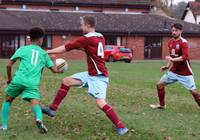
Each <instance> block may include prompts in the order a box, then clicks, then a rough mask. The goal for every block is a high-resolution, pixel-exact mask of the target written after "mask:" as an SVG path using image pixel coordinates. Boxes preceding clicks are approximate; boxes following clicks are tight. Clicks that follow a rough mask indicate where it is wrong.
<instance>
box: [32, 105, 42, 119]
mask: <svg viewBox="0 0 200 140" xmlns="http://www.w3.org/2000/svg"><path fill="white" fill-rule="evenodd" d="M32 111H33V113H34V114H35V118H36V120H40V121H42V110H41V107H40V105H39V104H36V105H34V106H33V108H32Z"/></svg>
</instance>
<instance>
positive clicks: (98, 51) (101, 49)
mask: <svg viewBox="0 0 200 140" xmlns="http://www.w3.org/2000/svg"><path fill="white" fill-rule="evenodd" d="M97 55H98V56H101V58H104V51H103V44H102V43H101V42H99V44H98V50H97Z"/></svg>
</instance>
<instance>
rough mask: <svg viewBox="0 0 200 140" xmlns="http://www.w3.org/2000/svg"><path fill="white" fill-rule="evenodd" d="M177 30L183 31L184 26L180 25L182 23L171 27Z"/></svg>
mask: <svg viewBox="0 0 200 140" xmlns="http://www.w3.org/2000/svg"><path fill="white" fill-rule="evenodd" d="M173 27H174V28H176V29H179V30H182V29H183V25H182V24H180V23H175V24H173V25H172V26H171V28H173Z"/></svg>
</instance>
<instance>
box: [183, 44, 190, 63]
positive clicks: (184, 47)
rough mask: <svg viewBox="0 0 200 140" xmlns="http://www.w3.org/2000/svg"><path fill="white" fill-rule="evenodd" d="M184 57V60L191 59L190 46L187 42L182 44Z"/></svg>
mask: <svg viewBox="0 0 200 140" xmlns="http://www.w3.org/2000/svg"><path fill="white" fill-rule="evenodd" d="M182 57H183V59H184V60H188V59H189V46H188V43H186V42H184V43H183V44H182Z"/></svg>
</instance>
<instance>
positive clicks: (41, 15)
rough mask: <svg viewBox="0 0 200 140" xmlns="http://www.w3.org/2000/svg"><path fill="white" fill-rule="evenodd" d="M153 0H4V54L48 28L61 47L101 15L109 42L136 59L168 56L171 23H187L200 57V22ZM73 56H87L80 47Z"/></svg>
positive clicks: (48, 42) (0, 31) (51, 43)
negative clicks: (84, 20)
mask: <svg viewBox="0 0 200 140" xmlns="http://www.w3.org/2000/svg"><path fill="white" fill-rule="evenodd" d="M152 7H153V5H152V2H151V0H115V1H114V0H112V1H111V0H84V1H81V0H1V4H0V57H1V58H4V57H9V56H10V55H12V54H13V52H14V51H15V50H16V49H17V48H18V47H19V46H23V45H25V44H27V43H28V42H29V41H28V39H27V31H28V30H29V29H30V28H31V27H34V26H40V27H43V28H44V29H45V31H46V34H47V35H46V37H45V42H44V45H43V47H44V48H47V49H50V48H55V47H57V46H59V45H61V44H63V43H65V42H67V41H68V40H75V39H76V38H77V37H79V36H81V35H82V32H81V30H80V27H79V24H80V23H79V21H80V20H79V19H80V17H81V16H84V15H88V14H89V15H94V16H95V17H96V18H97V22H98V24H97V28H96V29H97V32H101V33H102V34H103V35H104V36H105V38H106V44H110V45H124V46H127V47H129V48H132V49H133V53H134V59H136V60H143V59H162V58H164V56H165V55H166V54H167V42H168V40H169V38H170V26H171V25H172V24H173V23H175V22H180V23H182V24H183V25H184V33H183V37H185V38H186V39H188V40H189V44H190V54H191V58H192V59H200V55H198V53H199V52H200V46H199V45H198V44H200V40H199V37H200V26H199V25H195V24H191V23H187V22H184V21H181V20H175V19H172V18H168V17H163V16H159V15H155V14H152V13H151V10H152ZM65 56H66V57H67V59H81V58H83V56H84V54H83V53H82V52H80V51H78V50H74V51H72V52H70V53H67V55H65Z"/></svg>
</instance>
